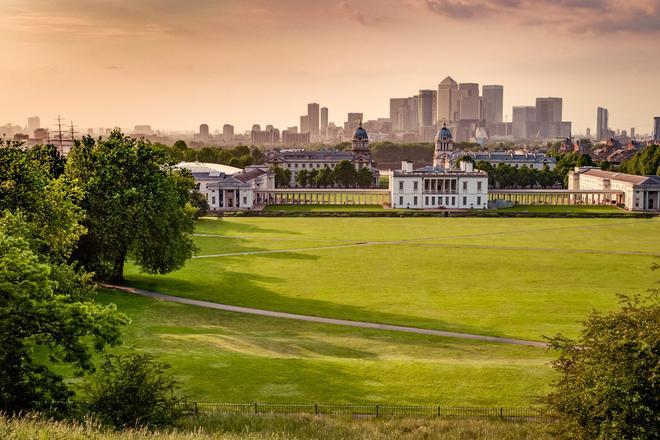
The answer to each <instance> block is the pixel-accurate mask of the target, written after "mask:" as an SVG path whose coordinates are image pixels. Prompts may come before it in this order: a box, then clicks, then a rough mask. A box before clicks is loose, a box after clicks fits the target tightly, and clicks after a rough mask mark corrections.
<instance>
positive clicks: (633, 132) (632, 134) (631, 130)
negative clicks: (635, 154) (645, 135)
mask: <svg viewBox="0 0 660 440" xmlns="http://www.w3.org/2000/svg"><path fill="white" fill-rule="evenodd" d="M630 138H631V139H635V127H631V128H630Z"/></svg>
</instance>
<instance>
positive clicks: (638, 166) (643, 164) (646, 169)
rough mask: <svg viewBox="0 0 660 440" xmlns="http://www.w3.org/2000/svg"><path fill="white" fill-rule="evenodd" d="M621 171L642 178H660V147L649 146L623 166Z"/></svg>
mask: <svg viewBox="0 0 660 440" xmlns="http://www.w3.org/2000/svg"><path fill="white" fill-rule="evenodd" d="M620 169H621V171H623V172H624V173H629V174H637V175H640V176H648V175H654V174H655V175H658V176H660V145H649V146H647V147H645V148H644V149H643V150H642V151H641V152H638V153H635V155H634V156H633V157H631V158H630V159H628V160H626V161H624V162H623V163H622V164H621V168H620Z"/></svg>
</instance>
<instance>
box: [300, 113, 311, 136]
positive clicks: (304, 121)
mask: <svg viewBox="0 0 660 440" xmlns="http://www.w3.org/2000/svg"><path fill="white" fill-rule="evenodd" d="M300 132H301V133H309V116H308V115H302V116H301V117H300Z"/></svg>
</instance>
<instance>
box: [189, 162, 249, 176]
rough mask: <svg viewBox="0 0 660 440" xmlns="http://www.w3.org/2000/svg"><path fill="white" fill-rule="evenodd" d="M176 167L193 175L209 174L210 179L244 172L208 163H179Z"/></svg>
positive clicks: (227, 166)
mask: <svg viewBox="0 0 660 440" xmlns="http://www.w3.org/2000/svg"><path fill="white" fill-rule="evenodd" d="M176 166H177V168H186V169H188V170H190V172H191V173H193V175H195V174H200V175H203V174H207V175H208V176H209V177H218V176H220V175H221V174H226V175H231V174H236V173H240V172H241V171H243V170H241V169H240V168H236V167H231V166H229V165H222V164H219V163H207V162H179V163H178V164H177V165H176Z"/></svg>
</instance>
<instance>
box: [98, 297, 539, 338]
mask: <svg viewBox="0 0 660 440" xmlns="http://www.w3.org/2000/svg"><path fill="white" fill-rule="evenodd" d="M101 286H102V287H105V288H108V289H114V290H119V291H122V292H127V293H132V294H134V295H140V296H146V297H149V298H154V299H159V300H161V301H169V302H175V303H179V304H187V305H191V306H197V307H204V308H207V309H216V310H224V311H228V312H236V313H245V314H249V315H259V316H268V317H270V318H283V319H294V320H297V321H307V322H316V323H319V324H332V325H343V326H347V327H358V328H366V329H373V330H387V331H395V332H405V333H416V334H420V335H432V336H441V337H445V338H457V339H470V340H476V341H486V342H496V343H501V344H514V345H528V346H532V347H543V348H544V347H547V344H546V343H545V342H540V341H527V340H524V339H511V338H502V337H498V336H485V335H475V334H471V333H457V332H449V331H444V330H431V329H425V328H417V327H405V326H400V325H390V324H379V323H375V322H364V321H350V320H346V319H334V318H323V317H320V316H309V315H298V314H294V313H284V312H274V311H272V310H263V309H254V308H251V307H239V306H232V305H228V304H219V303H214V302H209V301H200V300H195V299H189V298H182V297H179V296H172V295H166V294H163V293H158V292H152V291H149V290H143V289H137V288H134V287H127V286H119V285H114V284H101Z"/></svg>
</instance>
